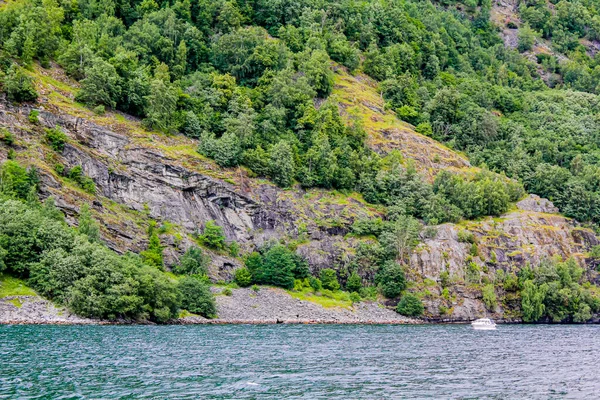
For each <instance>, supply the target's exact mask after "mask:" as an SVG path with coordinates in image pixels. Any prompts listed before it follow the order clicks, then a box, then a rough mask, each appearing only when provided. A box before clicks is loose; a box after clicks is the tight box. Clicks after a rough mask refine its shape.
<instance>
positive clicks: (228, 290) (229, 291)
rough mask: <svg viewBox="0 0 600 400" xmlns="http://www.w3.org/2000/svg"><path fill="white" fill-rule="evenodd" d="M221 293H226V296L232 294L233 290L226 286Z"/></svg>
mask: <svg viewBox="0 0 600 400" xmlns="http://www.w3.org/2000/svg"><path fill="white" fill-rule="evenodd" d="M221 294H222V295H225V296H232V295H233V292H232V291H231V289H230V288H225V289H223V291H222V292H221Z"/></svg>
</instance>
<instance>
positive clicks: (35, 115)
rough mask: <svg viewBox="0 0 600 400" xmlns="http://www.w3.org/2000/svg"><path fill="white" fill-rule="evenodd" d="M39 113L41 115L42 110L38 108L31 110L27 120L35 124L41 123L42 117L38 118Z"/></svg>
mask: <svg viewBox="0 0 600 400" xmlns="http://www.w3.org/2000/svg"><path fill="white" fill-rule="evenodd" d="M39 115H40V112H39V111H38V110H31V111H30V112H29V115H28V116H27V120H28V121H29V122H30V123H32V124H34V125H37V124H39V123H40V119H39V118H38V117H39Z"/></svg>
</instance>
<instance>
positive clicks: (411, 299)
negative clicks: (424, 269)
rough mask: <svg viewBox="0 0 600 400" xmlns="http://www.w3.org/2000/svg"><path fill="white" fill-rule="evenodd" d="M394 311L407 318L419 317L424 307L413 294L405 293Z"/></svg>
mask: <svg viewBox="0 0 600 400" xmlns="http://www.w3.org/2000/svg"><path fill="white" fill-rule="evenodd" d="M396 311H397V312H398V313H399V314H402V315H406V316H408V317H420V316H421V315H423V312H424V311H425V307H424V306H423V303H422V302H421V300H420V299H419V298H418V297H417V296H415V295H414V294H410V293H407V294H405V295H404V296H402V299H401V300H400V303H398V306H397V307H396Z"/></svg>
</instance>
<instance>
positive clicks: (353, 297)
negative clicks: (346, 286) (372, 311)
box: [350, 292, 361, 304]
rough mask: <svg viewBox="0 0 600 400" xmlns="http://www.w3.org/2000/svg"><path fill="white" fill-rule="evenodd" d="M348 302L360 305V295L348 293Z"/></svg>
mask: <svg viewBox="0 0 600 400" xmlns="http://www.w3.org/2000/svg"><path fill="white" fill-rule="evenodd" d="M350 301H351V302H352V304H354V303H360V301H361V298H360V294H358V293H356V292H352V293H350Z"/></svg>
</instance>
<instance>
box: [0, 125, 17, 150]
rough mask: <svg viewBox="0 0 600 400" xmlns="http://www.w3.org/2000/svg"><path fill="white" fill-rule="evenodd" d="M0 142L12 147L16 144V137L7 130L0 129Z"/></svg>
mask: <svg viewBox="0 0 600 400" xmlns="http://www.w3.org/2000/svg"><path fill="white" fill-rule="evenodd" d="M0 140H1V141H3V142H4V143H5V144H6V145H7V146H12V145H13V144H14V143H15V137H14V136H13V134H12V133H11V132H10V131H9V130H8V129H6V128H0Z"/></svg>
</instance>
